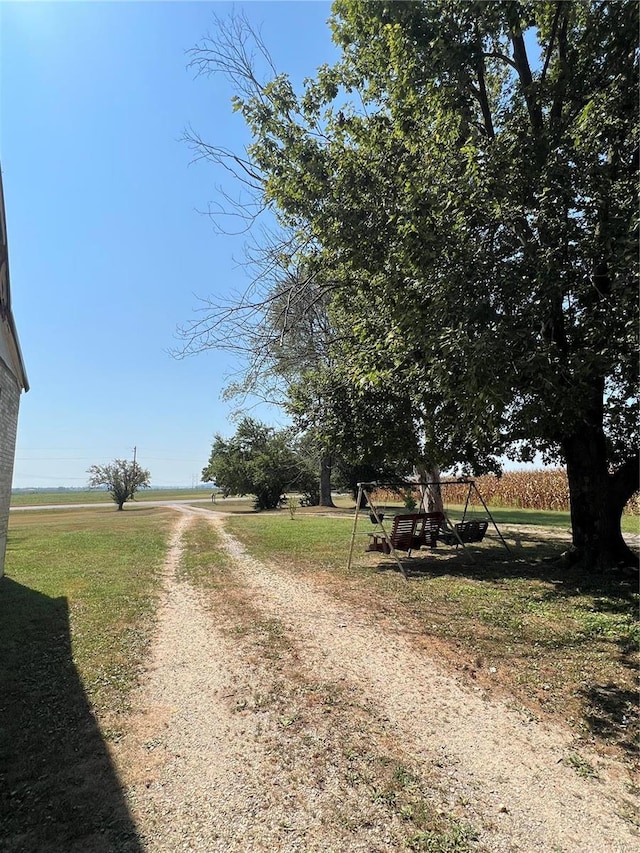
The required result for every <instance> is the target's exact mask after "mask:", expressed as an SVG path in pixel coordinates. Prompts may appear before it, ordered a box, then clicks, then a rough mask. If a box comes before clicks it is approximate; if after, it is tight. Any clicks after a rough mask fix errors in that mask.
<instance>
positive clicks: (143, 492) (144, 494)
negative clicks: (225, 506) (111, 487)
mask: <svg viewBox="0 0 640 853" xmlns="http://www.w3.org/2000/svg"><path fill="white" fill-rule="evenodd" d="M210 499H211V493H210V492H209V491H208V490H207V489H140V491H138V492H136V497H135V501H132V502H130V503H134V504H135V503H143V502H144V501H173V500H210ZM88 503H107V504H111V505H112V506H113V505H114V504H113V500H112V499H111V496H110V494H109V492H105V491H104V490H103V489H84V490H79V491H72V492H69V491H66V490H65V491H58V490H57V489H52V490H51V491H49V492H45V491H38V492H18V493H14V494H12V495H11V506H47V505H54V506H58V505H60V504H88Z"/></svg>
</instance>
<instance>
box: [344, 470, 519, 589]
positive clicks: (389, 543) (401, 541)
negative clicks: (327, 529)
mask: <svg viewBox="0 0 640 853" xmlns="http://www.w3.org/2000/svg"><path fill="white" fill-rule="evenodd" d="M447 486H467V487H468V488H467V495H466V499H465V504H464V511H463V513H462V520H461V521H459V522H456V523H452V521H451V519H450V518H449V516H448V514H447V512H446V510H445V509H444V508H443V510H442V512H441V513H439V515H440V516H441V518H439V519H437V521H436V527H435V530H434V529H433V527H432V529H431V532H430V533H429V534H428V535H423V536H422V537H416V536H413V535H411V534H412V533H413V532H414V530H415V525H416V523H417V522H419V521H422V523H423V524H424V523H425V522H426V521H427V520H431V519H432V518H433V517H434V516H435V515H438V514H436V513H427V512H426V503H427V498H428V497H429V495H431V497H432V499H433V498H435V497H437V496H438V495H439V494H440V496H441V490H442V488H446V487H447ZM381 488H389V489H415V488H419V489H420V491H421V500H420V505H419V507H418V512H416V513H404V514H403V513H399V514H397V515H396V516H394V522H393V523H394V529H397V522H396V521H395V520H396V519H399V520H402V519H405V518H406V519H412V520H413V528H412V530H411V532H410V533H409V534H408V535H407V534H400V536H397V537H395V539H394V535H393V530H390V529H387V528H386V527H385V524H384V520H383V518H384V516H383V514H382V513H381V512H380V510H379V509H378V507H377V506H376V504H375V503H374V502H373V501H372V499H371V494H372V492H374V491H375V490H376V489H381ZM474 494H475V495H476V496H477V497H478V499H479V501H480V503H481V504H482V506H483V508H484V511H485V513H486V520H485V521H483V522H478V521H467V513H468V511H469V503H470V500H471V496H472V495H474ZM363 497H364V498H365V499H366V502H367V503H368V505H369V512H370V516H371V521H373V522H374V523H375V524H376V526H377V529H378V530H379V533H376V534H371V533H369V534H367V535H368V536H369V537H373V539H374V541H376V542H378V543H379V544H380V545H381V546H382V547H378V546H376V547H375V548H374V549H372V550H381V551H383V553H386V554H388V555H389V556H392V557H393V559H394V560H395V561H396V563H397V564H398V568H399V569H400V571H401V572H402V575H403V577H404V578H405V580H407V572H406V569H405V567H404V565H403V563H402V560H401V559H400V557H399V556H398V550H401V551H406V552H407V553H408V554H409V555H410V554H411V551H412V550H414V549H416V548H417V549H419V548H420V547H421V545H423V544H427V542H426V540H427V539H429V540H430V544H431V547H435V545H436V540H438V541H440V542H442V543H444V544H445V545H455V546H456V548H457V547H458V546H461V547H462V549H463V550H464V553H465V555H466V557H467V558H468V559H469V561H470V562H472V563H474V562H475V560H474V559H473V556H472V555H471V553H470V552H469V550H468V548H467V546H466V544H465V542H467V543H471V542H480V541H481V540H482V539H483V538H484V535H485V533H486V532H487V529H488V526H489V523H491V524H492V525H493V527H494V528H495V531H496V533H497V534H498V537H499V539H500V541H501V542H502V544H503V545H504V547H505V548H506V550H507V551H508V552H509V553H511V549H510V548H509V546H508V545H507V543H506V542H505V540H504V537H503V535H502V533H501V532H500V530H499V529H498V525H497V524H496V522H495V519H494V518H493V516H492V515H491V512H490V511H489V507H488V506H487V504H486V502H485V500H484V498H483V497H482V495H481V494H480V491H479V490H478V487H477V486H476V482H475V480H473V479H470V478H468V477H459V478H457V479H454V480H439V481H421V480H396V481H394V482H386V483H383V482H377V481H372V482H369V483H358V497H357V501H356V511H355V515H354V519H353V529H352V531H351V546H350V548H349V561H348V563H347V570H348V569H350V568H351V562H352V559H353V548H354V543H355V539H356V530H357V525H358V517H359V515H360V512H361V507H362V499H363ZM407 546H408V547H407Z"/></svg>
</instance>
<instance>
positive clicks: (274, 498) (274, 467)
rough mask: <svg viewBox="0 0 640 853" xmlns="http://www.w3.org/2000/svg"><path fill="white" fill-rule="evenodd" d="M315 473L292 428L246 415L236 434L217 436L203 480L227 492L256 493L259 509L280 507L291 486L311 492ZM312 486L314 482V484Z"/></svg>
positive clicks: (203, 473)
mask: <svg viewBox="0 0 640 853" xmlns="http://www.w3.org/2000/svg"><path fill="white" fill-rule="evenodd" d="M310 477H311V473H310V470H309V466H308V464H307V459H306V457H305V456H304V454H300V453H299V452H298V451H297V448H296V446H295V440H294V437H293V435H292V433H291V431H290V430H286V429H282V430H276V429H274V428H273V427H269V426H266V425H265V424H262V423H260V422H258V421H256V420H254V419H253V418H243V419H242V421H241V422H240V423H239V424H238V428H237V430H236V432H235V433H234V435H233V436H232V437H231V438H229V439H225V438H223V437H222V436H221V435H216V436H215V437H214V441H213V445H212V448H211V455H210V457H209V462H208V464H207V465H206V467H205V468H204V469H203V471H202V481H203V482H205V483H211V482H213V483H215V484H216V485H217V486H218V487H219V488H221V489H222V491H223V493H224V494H225V495H229V494H235V495H254V496H255V507H256V509H260V510H263V509H277V507H279V506H280V503H281V498H282V495H283V493H284V492H285V491H286V490H287V489H295V490H296V491H300V492H308V491H309V488H310V482H309V481H310ZM311 485H312V484H311Z"/></svg>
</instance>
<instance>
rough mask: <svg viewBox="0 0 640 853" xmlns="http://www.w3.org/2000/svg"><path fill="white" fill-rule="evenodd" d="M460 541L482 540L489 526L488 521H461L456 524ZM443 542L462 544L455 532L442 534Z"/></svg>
mask: <svg viewBox="0 0 640 853" xmlns="http://www.w3.org/2000/svg"><path fill="white" fill-rule="evenodd" d="M454 527H455V529H456V531H457V533H458V536H459V537H460V541H462V542H482V540H483V539H484V535H485V533H486V532H487V529H488V527H489V522H488V521H459V522H458V523H457V524H455V525H454ZM440 539H441V541H442V542H444V543H445V544H446V545H458V544H460V543H459V542H458V540H457V538H456V537H455V535H454V534H453V533H444V534H443V535H442V536H440Z"/></svg>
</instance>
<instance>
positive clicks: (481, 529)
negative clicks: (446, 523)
mask: <svg viewBox="0 0 640 853" xmlns="http://www.w3.org/2000/svg"><path fill="white" fill-rule="evenodd" d="M453 484H454V485H465V486H468V488H467V494H466V496H465V501H464V510H463V512H462V519H461V520H460V521H458V522H456V523H455V524H454V525H453V527H454V529H455V531H456V534H457V536H456V535H454V534H453V533H452V532H447V531H445V532H444V533H443V534H442V536H441V540H442V542H444V544H445V545H455V546H456V547H457V546H458V544H459V542H482V540H483V539H484V537H485V534H486V532H487V530H488V529H489V521H490V520H491V521H493V518H492V516H491V513H490V512H489V510H488V508H487V505H486V504H485V502H484V499H483V498H482V495H481V494H480V492H479V491H478V488H477V486H476V484H475V481H474V480H464V479H459V480H457V481H454V482H453ZM472 496H477V497H478V498H479V500H480V502H481V503H482V507H483V510H484V513H482V514H481V515H480V517H478V514H477V512H476V511H475V510H474V507H473V504H472V503H471V498H472ZM494 526H495V522H494ZM496 530H498V528H497V526H496ZM498 535H499V536H500V539H502V535H501V534H500V531H499V530H498ZM502 541H503V544H505V545H506V543H505V542H504V539H502Z"/></svg>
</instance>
